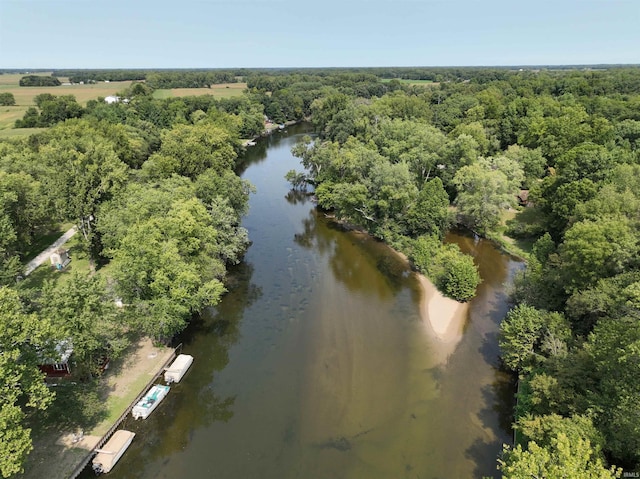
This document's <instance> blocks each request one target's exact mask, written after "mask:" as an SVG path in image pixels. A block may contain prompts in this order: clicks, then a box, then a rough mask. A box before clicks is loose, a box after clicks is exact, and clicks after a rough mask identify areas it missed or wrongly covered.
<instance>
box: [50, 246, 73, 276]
mask: <svg viewBox="0 0 640 479" xmlns="http://www.w3.org/2000/svg"><path fill="white" fill-rule="evenodd" d="M49 259H50V260H51V264H52V265H53V266H55V267H56V269H57V270H58V271H60V270H62V269H64V268H66V267H67V265H68V264H69V263H70V262H71V258H70V257H69V250H66V249H57V250H55V251H54V252H53V254H52V255H51V256H49Z"/></svg>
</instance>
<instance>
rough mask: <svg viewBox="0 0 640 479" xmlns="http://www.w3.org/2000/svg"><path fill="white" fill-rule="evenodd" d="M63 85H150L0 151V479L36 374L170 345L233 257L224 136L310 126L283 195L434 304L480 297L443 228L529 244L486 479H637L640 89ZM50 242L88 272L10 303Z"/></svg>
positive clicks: (356, 75) (287, 78)
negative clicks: (146, 341)
mask: <svg viewBox="0 0 640 479" xmlns="http://www.w3.org/2000/svg"><path fill="white" fill-rule="evenodd" d="M72 73H73V72H64V74H65V75H66V76H71V75H72ZM75 73H77V75H78V76H77V78H78V79H80V78H84V79H85V80H86V81H90V80H91V81H100V80H103V79H116V80H125V79H127V80H138V81H139V80H146V82H139V83H133V84H131V85H130V86H129V87H128V88H127V89H126V90H125V91H123V92H121V93H120V94H119V96H120V98H121V99H126V100H127V102H124V101H117V102H113V103H111V104H107V103H105V102H103V101H98V100H93V101H89V102H88V103H87V105H86V107H83V106H81V105H79V104H78V103H77V102H76V101H75V99H74V98H73V97H68V96H54V95H50V94H46V95H44V96H40V97H39V98H38V101H37V102H36V106H35V107H33V108H32V109H30V110H28V111H27V112H26V114H25V116H24V118H23V119H22V120H19V123H18V126H38V127H48V128H47V129H46V130H44V131H41V132H39V133H37V134H34V135H32V136H30V137H28V138H21V139H15V140H10V141H3V142H0V185H1V191H2V195H0V199H1V203H0V206H1V208H0V225H1V226H2V227H1V228H0V252H1V262H2V267H1V269H0V273H1V274H0V283H1V284H2V287H1V288H0V296H1V298H0V305H1V306H2V311H1V313H0V324H1V325H2V331H3V334H2V335H0V392H1V394H0V425H1V426H0V439H1V440H0V473H1V474H2V475H3V476H4V477H9V476H11V475H13V474H15V473H17V472H19V471H20V470H21V469H22V467H23V464H24V460H25V458H26V456H27V454H28V453H29V450H30V449H31V438H30V425H32V424H35V423H37V422H38V421H39V420H40V419H41V415H42V413H43V411H44V410H45V409H46V408H47V407H48V406H49V405H50V404H51V403H52V402H53V401H58V400H60V399H61V398H56V397H55V395H54V394H53V393H52V392H51V391H50V390H49V389H47V388H46V387H44V384H43V381H42V375H41V373H40V372H39V371H38V368H37V366H38V362H39V361H41V358H42V357H53V356H55V354H56V350H55V346H56V345H57V344H58V343H59V342H60V341H65V340H69V339H70V340H71V341H72V343H73V345H74V355H75V357H76V362H77V363H78V366H79V367H78V371H79V373H78V374H81V375H82V379H84V380H87V381H90V380H91V378H93V377H94V376H95V375H96V374H97V373H98V371H97V370H96V367H95V365H96V358H99V357H100V356H101V355H102V354H103V352H104V349H105V348H109V350H110V354H112V355H113V356H114V357H115V356H117V354H118V353H119V352H121V351H122V350H123V349H124V347H126V344H127V341H129V340H130V337H131V334H132V333H133V332H138V333H142V334H147V335H150V336H152V337H154V338H155V339H156V340H158V341H165V342H166V341H169V340H170V339H171V338H172V337H173V336H174V335H175V334H176V333H178V332H180V331H182V330H183V329H184V328H185V327H186V326H187V325H188V324H189V321H190V319H191V318H192V317H193V315H197V314H198V312H199V311H201V309H202V308H203V307H205V306H207V305H214V304H216V303H217V302H218V301H219V299H220V297H221V295H223V294H224V292H225V289H226V288H228V287H229V285H227V284H226V283H225V274H226V267H227V265H228V264H232V263H236V262H238V261H239V260H240V259H241V257H242V254H243V252H244V250H245V248H246V246H247V244H248V238H247V233H246V231H244V230H243V229H242V228H241V227H240V219H241V216H242V215H243V214H244V213H246V209H247V204H248V203H247V200H248V195H249V194H250V192H251V190H252V187H251V185H249V184H248V183H247V182H245V181H243V180H241V179H240V178H239V177H238V176H237V175H236V174H235V169H236V161H237V158H238V154H239V153H240V152H241V148H242V147H241V146H240V145H241V139H247V138H253V137H256V136H258V135H259V134H261V132H262V131H263V129H264V127H265V123H264V121H265V115H266V117H267V118H268V119H269V120H270V121H272V122H273V123H275V124H280V123H284V122H286V121H299V120H302V119H305V118H310V119H311V121H312V122H313V124H314V126H315V128H316V131H317V132H318V134H319V135H320V136H319V138H317V139H315V140H311V139H310V138H307V139H305V140H304V141H303V142H302V143H300V144H299V145H297V146H296V147H295V149H294V153H295V154H296V155H297V156H299V157H300V159H301V162H302V164H303V166H304V168H305V171H304V172H299V173H296V172H291V173H290V174H289V175H288V179H289V180H290V181H291V182H292V184H293V185H294V186H295V187H297V188H304V187H305V186H306V185H309V184H311V185H313V187H314V189H315V195H316V197H317V199H318V203H319V206H321V207H322V208H324V209H327V210H331V211H333V213H334V214H335V215H336V216H337V217H338V218H340V219H342V220H344V221H348V222H350V223H352V224H355V225H358V226H360V227H362V228H364V229H366V230H367V231H369V232H370V233H371V234H372V235H374V236H376V237H378V238H380V239H383V240H384V241H386V242H388V243H389V244H390V245H392V246H393V247H395V248H397V249H399V250H401V251H403V252H405V253H406V254H407V256H408V257H409V258H410V259H411V260H412V262H413V263H414V264H415V266H416V267H417V268H418V269H420V270H421V271H423V272H425V273H426V274H428V275H429V276H430V277H431V278H432V279H433V280H434V282H435V283H436V284H437V285H438V287H439V288H440V289H441V290H442V291H443V292H444V293H445V294H447V295H448V296H451V297H453V298H456V299H459V300H463V301H465V300H468V299H470V298H471V297H473V295H474V292H475V287H476V285H477V284H478V281H479V280H480V278H479V275H478V272H477V268H476V267H475V265H474V264H473V261H472V259H471V258H470V257H469V256H465V255H463V254H462V253H461V252H460V251H459V250H458V249H457V248H455V247H452V246H450V245H443V243H442V240H443V238H444V236H445V234H446V232H447V230H448V229H449V228H450V227H451V226H452V225H454V224H460V225H463V226H464V227H466V228H468V229H470V230H472V231H473V232H475V233H476V234H478V235H483V236H487V237H494V238H499V239H500V240H501V241H502V242H503V243H504V244H508V243H509V242H515V241H520V242H521V244H528V245H530V251H529V252H528V265H527V268H526V270H525V271H524V272H523V273H521V274H520V275H519V277H518V278H517V280H516V285H515V287H514V291H513V302H514V307H513V309H512V310H511V312H510V313H509V314H508V315H507V317H506V318H505V320H504V322H503V324H502V328H501V335H500V344H501V347H502V351H503V360H504V364H505V367H507V368H509V369H511V370H513V371H515V372H516V373H517V374H518V375H519V378H520V387H519V395H518V396H519V397H518V408H517V411H516V424H515V427H516V429H517V431H518V438H519V440H518V444H516V445H514V446H513V447H512V448H507V449H505V453H504V455H503V456H502V458H501V459H500V462H499V464H500V468H501V470H502V473H503V475H504V477H508V478H514V479H516V478H520V477H530V476H531V475H536V476H545V477H603V478H604V477H616V476H619V475H620V471H616V470H615V469H610V468H611V467H612V465H614V464H615V465H619V466H623V467H625V468H628V469H633V468H637V467H638V465H639V464H640V417H639V416H638V407H637V405H638V403H639V402H640V372H639V371H640V369H639V368H638V365H639V364H640V349H639V347H638V345H639V344H640V326H639V325H640V313H639V311H640V272H639V271H640V262H639V260H638V258H640V254H639V253H640V251H639V249H640V225H639V221H640V218H639V217H638V211H640V196H639V195H640V193H639V191H640V153H639V147H640V113H639V112H640V69H637V68H611V69H608V70H601V71H589V70H587V71H577V70H559V71H520V72H516V71H509V70H507V69H477V68H473V69H458V68H455V69H454V68H451V69H371V70H367V71H338V70H318V71H314V70H299V71H291V70H289V71H269V70H262V71H245V70H243V71H236V72H232V73H233V75H231V77H226V76H225V77H224V78H222V79H223V80H224V81H238V80H240V78H241V79H242V80H244V81H246V84H247V91H246V92H245V93H244V95H243V96H241V97H235V98H223V99H215V98H213V97H211V96H208V95H204V96H193V97H184V98H167V99H156V98H154V97H153V90H154V88H171V87H174V86H176V85H177V86H186V87H200V86H202V84H203V82H204V84H206V83H210V82H212V81H213V80H214V79H215V80H220V78H219V76H220V75H223V72H217V73H216V75H217V76H215V75H214V76H215V78H214V76H212V75H213V74H205V73H203V72H191V73H189V74H187V72H184V73H183V74H179V73H176V72H173V73H171V72H153V73H152V72H145V71H130V72H129V73H126V72H121V73H118V72H113V71H102V72H101V73H100V72H96V73H95V75H94V74H91V72H75ZM58 74H60V75H62V74H63V73H62V72H59V73H58ZM224 74H225V75H226V73H224ZM82 75H84V76H82ZM100 75H102V76H100ZM381 78H385V79H386V80H390V81H381ZM399 79H409V80H430V81H432V82H434V83H427V84H425V85H424V86H423V85H415V84H411V83H407V82H402V81H399ZM505 220H506V221H505ZM66 222H71V223H75V224H77V225H78V227H79V229H80V238H81V243H80V244H81V246H82V250H83V254H85V255H86V257H87V258H88V260H89V261H88V263H89V265H90V267H89V268H87V270H85V271H78V272H77V273H74V275H73V276H72V277H71V278H70V279H68V280H67V281H65V282H64V283H62V282H60V283H59V284H58V283H57V282H50V283H46V284H45V285H44V286H42V284H38V283H37V282H34V281H32V280H31V279H30V278H26V279H25V280H24V281H20V282H16V278H17V277H18V276H19V274H20V272H21V270H22V263H23V259H24V256H25V255H28V254H31V251H30V245H32V244H34V243H36V242H37V241H38V239H39V238H41V237H42V236H44V235H46V234H47V233H49V232H50V231H51V229H52V228H53V227H54V226H55V225H57V224H60V223H66ZM116 301H117V303H118V304H122V305H123V307H121V308H118V307H116V306H115V304H116ZM94 403H95V402H91V405H90V406H87V407H92V408H96V407H99V405H97V404H94ZM79 415H80V416H91V414H89V413H84V412H83V413H82V414H79Z"/></svg>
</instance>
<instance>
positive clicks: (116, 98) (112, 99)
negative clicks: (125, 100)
mask: <svg viewBox="0 0 640 479" xmlns="http://www.w3.org/2000/svg"><path fill="white" fill-rule="evenodd" d="M119 101H120V97H119V96H115V95H109V96H106V97H105V98H104V102H105V103H108V104H109V105H111V104H112V103H118V102H119Z"/></svg>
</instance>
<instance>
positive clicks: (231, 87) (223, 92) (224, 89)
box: [153, 83, 247, 98]
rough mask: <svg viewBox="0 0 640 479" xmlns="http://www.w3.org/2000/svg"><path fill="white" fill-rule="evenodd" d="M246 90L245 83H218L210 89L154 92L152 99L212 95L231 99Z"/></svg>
mask: <svg viewBox="0 0 640 479" xmlns="http://www.w3.org/2000/svg"><path fill="white" fill-rule="evenodd" d="M245 88H247V84H246V83H218V84H215V85H211V88H172V89H170V90H168V89H167V90H156V91H154V92H153V97H154V98H173V97H180V96H198V95H213V96H215V97H217V98H231V97H234V96H240V95H242V92H243V91H244V90H245Z"/></svg>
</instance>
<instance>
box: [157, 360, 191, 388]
mask: <svg viewBox="0 0 640 479" xmlns="http://www.w3.org/2000/svg"><path fill="white" fill-rule="evenodd" d="M191 363H193V356H190V355H188V354H180V355H179V356H178V357H177V358H176V360H175V361H174V362H173V363H172V364H171V366H169V367H168V368H167V369H166V370H165V372H164V380H165V382H166V383H167V384H171V383H179V382H180V380H181V379H182V377H183V376H184V375H185V373H186V372H187V370H188V369H189V367H190V366H191Z"/></svg>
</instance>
